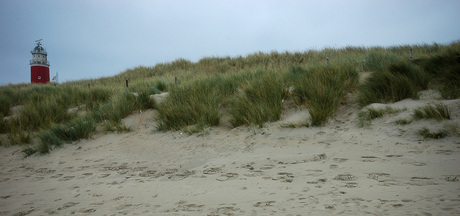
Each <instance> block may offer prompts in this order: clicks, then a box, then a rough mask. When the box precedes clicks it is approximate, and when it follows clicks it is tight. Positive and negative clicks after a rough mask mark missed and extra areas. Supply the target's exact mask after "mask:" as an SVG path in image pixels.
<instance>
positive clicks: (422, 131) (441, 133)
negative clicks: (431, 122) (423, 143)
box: [418, 127, 449, 139]
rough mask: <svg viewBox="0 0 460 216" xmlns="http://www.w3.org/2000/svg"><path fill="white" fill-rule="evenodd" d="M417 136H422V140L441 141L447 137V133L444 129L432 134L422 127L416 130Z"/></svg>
mask: <svg viewBox="0 0 460 216" xmlns="http://www.w3.org/2000/svg"><path fill="white" fill-rule="evenodd" d="M418 134H419V135H421V136H423V137H424V138H431V139H442V138H444V137H446V136H447V135H449V132H448V131H447V130H445V129H440V130H438V131H437V132H432V131H430V129H428V128H426V127H424V128H422V129H420V130H418Z"/></svg>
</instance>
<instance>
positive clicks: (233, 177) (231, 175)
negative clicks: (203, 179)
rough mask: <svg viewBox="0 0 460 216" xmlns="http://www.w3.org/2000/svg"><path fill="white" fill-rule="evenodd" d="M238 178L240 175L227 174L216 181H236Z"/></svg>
mask: <svg viewBox="0 0 460 216" xmlns="http://www.w3.org/2000/svg"><path fill="white" fill-rule="evenodd" d="M237 177H238V173H225V174H222V175H220V176H219V177H217V178H216V180H217V181H227V180H232V179H236V178H237Z"/></svg>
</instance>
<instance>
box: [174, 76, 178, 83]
mask: <svg viewBox="0 0 460 216" xmlns="http://www.w3.org/2000/svg"><path fill="white" fill-rule="evenodd" d="M174 84H175V85H177V77H174Z"/></svg>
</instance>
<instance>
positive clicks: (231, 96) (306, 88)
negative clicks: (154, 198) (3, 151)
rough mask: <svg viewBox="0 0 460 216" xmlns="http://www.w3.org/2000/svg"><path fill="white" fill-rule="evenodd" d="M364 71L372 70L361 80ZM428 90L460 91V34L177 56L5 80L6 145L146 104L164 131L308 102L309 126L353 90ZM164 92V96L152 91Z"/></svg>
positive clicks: (360, 98) (256, 119)
mask: <svg viewBox="0 0 460 216" xmlns="http://www.w3.org/2000/svg"><path fill="white" fill-rule="evenodd" d="M411 49H412V52H413V56H414V57H413V59H410V58H409V56H410V50H411ZM362 72H366V74H369V73H370V75H369V76H368V77H367V78H366V79H365V80H364V81H362V82H359V80H360V74H361V73H362ZM126 80H128V81H129V87H128V88H126V86H125V81H126ZM425 89H434V90H437V91H439V92H440V93H441V95H442V97H443V98H445V99H456V98H459V97H460V42H454V43H451V44H447V45H440V44H431V45H410V46H409V45H406V46H394V47H345V48H337V49H334V48H326V49H323V50H320V51H317V50H308V51H305V52H294V53H292V52H284V53H279V52H271V53H261V52H259V53H254V54H251V55H248V56H245V57H242V56H239V57H208V58H203V59H201V60H199V61H198V62H191V61H188V60H186V59H178V60H176V61H173V62H170V63H162V64H157V65H155V66H152V67H144V66H141V67H137V68H133V69H128V70H126V71H125V72H122V73H120V74H118V75H115V76H113V77H104V78H100V79H92V80H80V81H72V82H66V83H62V84H57V85H55V84H51V83H50V84H46V85H36V84H18V85H6V86H1V87H0V118H1V119H0V134H2V137H1V138H2V139H1V140H0V141H1V143H0V144H1V145H4V146H9V145H18V144H20V145H24V152H25V153H26V154H27V155H30V154H34V153H37V152H38V153H41V154H45V153H48V152H49V151H50V150H51V149H52V148H54V147H58V146H60V145H62V144H63V143H65V142H73V141H76V140H79V139H86V138H89V137H91V135H92V134H94V133H95V132H97V131H106V132H114V131H117V132H122V131H129V127H127V126H125V125H123V123H122V121H121V119H123V118H125V117H126V116H128V115H130V114H132V113H133V112H134V111H139V110H145V109H156V110H157V112H156V115H155V116H154V119H155V121H156V125H157V129H158V130H159V131H168V130H183V131H186V132H190V133H193V132H196V131H201V130H203V129H204V128H206V127H214V126H219V125H222V126H228V127H238V126H241V125H249V126H258V127H263V126H264V124H265V123H267V122H273V121H278V120H279V119H280V118H281V115H282V113H283V110H284V109H285V108H286V107H285V104H291V105H290V106H293V107H296V108H305V109H307V110H308V112H309V114H310V119H309V121H307V122H304V123H302V124H301V126H307V127H310V126H312V127H315V126H322V125H324V124H327V123H328V121H329V120H330V119H331V118H333V117H334V115H335V114H336V111H337V109H338V108H339V107H340V106H341V104H342V103H343V102H344V100H345V99H346V97H347V96H349V95H357V96H356V98H357V102H358V104H359V106H360V107H364V106H366V105H368V104H371V103H388V102H396V101H399V100H403V99H406V98H413V99H417V98H418V92H419V91H420V90H425ZM163 92H168V95H167V96H166V98H165V99H164V100H163V101H162V102H161V103H158V102H156V101H155V100H154V99H153V97H151V95H153V94H160V93H163ZM286 101H291V102H292V103H285V102H286Z"/></svg>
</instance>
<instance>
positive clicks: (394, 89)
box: [358, 61, 429, 107]
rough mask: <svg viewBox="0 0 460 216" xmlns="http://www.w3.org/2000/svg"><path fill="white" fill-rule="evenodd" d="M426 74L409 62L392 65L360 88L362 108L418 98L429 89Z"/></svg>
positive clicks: (373, 76) (375, 74) (371, 76)
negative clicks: (373, 104)
mask: <svg viewBox="0 0 460 216" xmlns="http://www.w3.org/2000/svg"><path fill="white" fill-rule="evenodd" d="M428 83H429V78H428V75H427V74H426V72H424V71H423V70H422V69H420V68H419V67H418V66H417V65H414V64H413V63H411V62H409V61H400V62H398V63H394V64H390V65H389V66H388V69H387V70H385V71H380V72H374V73H372V74H371V75H370V77H369V78H368V79H367V80H366V82H365V83H364V84H362V85H360V86H359V88H358V102H359V104H360V106H361V107H363V106H366V105H368V104H371V103H387V102H396V101H400V100H403V99H406V98H414V99H416V98H418V95H417V93H418V92H419V91H420V90H424V89H427V87H428Z"/></svg>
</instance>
